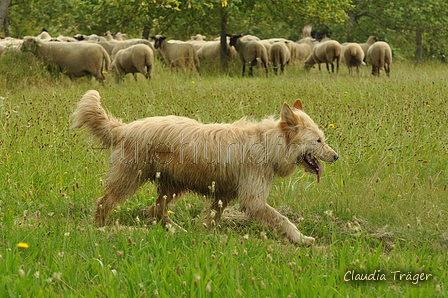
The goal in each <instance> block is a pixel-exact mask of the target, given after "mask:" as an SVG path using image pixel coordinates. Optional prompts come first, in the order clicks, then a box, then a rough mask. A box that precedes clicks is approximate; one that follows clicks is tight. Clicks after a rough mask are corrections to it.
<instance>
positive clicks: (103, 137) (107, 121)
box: [72, 90, 126, 147]
mask: <svg viewBox="0 0 448 298" xmlns="http://www.w3.org/2000/svg"><path fill="white" fill-rule="evenodd" d="M73 118H74V124H73V125H72V128H79V127H82V126H83V125H86V126H87V127H88V129H89V131H90V133H91V134H92V135H93V136H94V137H95V138H97V139H99V140H100V141H101V143H103V145H104V146H105V147H110V146H112V145H113V142H114V140H117V135H116V134H117V129H116V128H117V127H120V126H124V125H126V124H125V123H123V122H122V121H121V120H120V119H116V118H114V117H113V116H111V115H108V114H107V113H106V111H105V110H104V109H103V107H102V106H101V97H100V94H99V93H98V91H96V90H89V91H87V92H86V94H84V96H83V97H82V98H81V101H80V102H79V103H78V107H77V109H76V111H75V112H74V113H73Z"/></svg>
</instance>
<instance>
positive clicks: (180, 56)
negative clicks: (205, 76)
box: [151, 35, 200, 73]
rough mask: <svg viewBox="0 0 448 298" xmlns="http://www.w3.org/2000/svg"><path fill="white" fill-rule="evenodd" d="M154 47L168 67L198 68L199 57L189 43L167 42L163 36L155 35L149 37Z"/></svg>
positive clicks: (197, 69)
mask: <svg viewBox="0 0 448 298" xmlns="http://www.w3.org/2000/svg"><path fill="white" fill-rule="evenodd" d="M151 39H152V40H154V47H155V48H156V49H157V50H158V51H159V53H160V55H161V56H162V57H163V59H164V60H165V62H166V63H167V65H169V67H170V69H172V68H173V67H174V68H180V69H187V68H193V69H196V71H197V72H198V73H200V70H199V58H198V54H197V52H196V49H195V48H194V47H193V45H191V44H189V43H169V42H167V40H166V37H165V36H161V35H156V36H152V37H151Z"/></svg>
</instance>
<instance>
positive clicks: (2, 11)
mask: <svg viewBox="0 0 448 298" xmlns="http://www.w3.org/2000/svg"><path fill="white" fill-rule="evenodd" d="M8 6H9V0H2V1H1V2H0V32H1V31H2V27H3V26H5V33H6V32H7V31H9V30H8V26H7V24H8V23H7V19H8ZM5 35H7V34H5Z"/></svg>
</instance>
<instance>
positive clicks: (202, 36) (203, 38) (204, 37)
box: [190, 34, 207, 41]
mask: <svg viewBox="0 0 448 298" xmlns="http://www.w3.org/2000/svg"><path fill="white" fill-rule="evenodd" d="M206 38H207V36H205V35H202V34H196V35H195V36H190V40H194V41H205V39H206Z"/></svg>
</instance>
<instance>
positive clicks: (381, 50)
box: [367, 41, 392, 76]
mask: <svg viewBox="0 0 448 298" xmlns="http://www.w3.org/2000/svg"><path fill="white" fill-rule="evenodd" d="M367 62H369V63H370V64H372V74H373V75H377V76H379V75H380V70H381V69H384V71H385V72H386V74H387V76H389V74H390V64H391V63H392V50H391V49H390V46H389V45H388V44H387V43H386V42H384V41H377V42H375V43H374V44H373V45H371V46H370V48H369V49H368V50H367Z"/></svg>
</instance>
